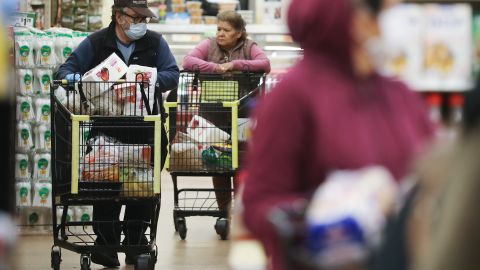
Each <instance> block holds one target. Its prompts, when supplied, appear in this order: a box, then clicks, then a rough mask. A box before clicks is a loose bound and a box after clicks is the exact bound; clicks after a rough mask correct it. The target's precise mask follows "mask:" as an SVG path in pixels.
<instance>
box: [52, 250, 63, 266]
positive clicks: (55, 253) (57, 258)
mask: <svg viewBox="0 0 480 270" xmlns="http://www.w3.org/2000/svg"><path fill="white" fill-rule="evenodd" d="M51 260H52V261H51V264H52V268H53V270H60V263H61V262H62V255H61V253H60V248H59V247H53V248H52V253H51Z"/></svg>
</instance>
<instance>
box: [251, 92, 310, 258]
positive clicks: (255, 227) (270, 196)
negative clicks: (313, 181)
mask: <svg viewBox="0 0 480 270" xmlns="http://www.w3.org/2000/svg"><path fill="white" fill-rule="evenodd" d="M285 90H288V89H286V88H285V87H284V88H283V89H282V88H277V89H276V91H273V92H272V93H271V95H269V97H268V99H265V100H264V101H263V102H262V104H260V107H259V110H258V111H257V112H256V114H255V115H256V116H257V117H258V119H257V120H258V122H257V125H256V128H255V130H254V133H253V137H252V141H251V147H250V149H249V153H248V158H247V168H246V169H247V172H248V177H247V179H246V183H245V191H244V196H243V202H244V207H245V208H244V222H245V225H246V227H247V228H248V230H249V231H250V232H251V233H252V234H253V235H254V236H255V237H257V238H258V239H259V240H261V241H262V243H263V244H264V246H265V248H266V250H267V253H268V254H269V255H273V256H274V258H273V260H274V261H278V260H279V258H277V257H276V255H278V254H279V252H280V250H279V248H280V245H279V243H278V238H277V236H276V233H275V232H274V228H273V227H272V226H271V224H270V222H269V221H268V215H269V214H270V212H271V211H272V209H274V208H277V207H280V206H286V205H290V204H292V203H293V202H296V201H298V200H300V199H304V198H305V197H304V196H305V191H304V188H302V187H305V186H307V185H306V184H305V181H306V179H305V178H306V177H304V174H305V172H304V171H303V170H302V168H303V167H304V165H305V164H306V163H307V162H308V159H309V157H308V156H307V155H308V154H307V152H308V148H309V146H308V145H304V142H306V141H308V140H307V139H308V134H309V133H308V131H307V123H306V121H307V119H308V116H306V113H305V110H304V107H305V106H302V104H305V102H301V98H300V97H298V96H297V95H296V94H295V93H294V92H293V91H285Z"/></svg>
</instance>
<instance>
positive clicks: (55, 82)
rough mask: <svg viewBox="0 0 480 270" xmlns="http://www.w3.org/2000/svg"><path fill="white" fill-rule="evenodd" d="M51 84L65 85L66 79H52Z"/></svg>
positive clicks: (66, 83)
mask: <svg viewBox="0 0 480 270" xmlns="http://www.w3.org/2000/svg"><path fill="white" fill-rule="evenodd" d="M52 84H53V85H54V86H60V85H61V86H65V85H68V80H66V79H63V80H53V81H52Z"/></svg>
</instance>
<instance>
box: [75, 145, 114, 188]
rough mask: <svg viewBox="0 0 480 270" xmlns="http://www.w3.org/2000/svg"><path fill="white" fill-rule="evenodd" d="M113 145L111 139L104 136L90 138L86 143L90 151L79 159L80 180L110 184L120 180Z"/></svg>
mask: <svg viewBox="0 0 480 270" xmlns="http://www.w3.org/2000/svg"><path fill="white" fill-rule="evenodd" d="M114 143H115V142H114V140H113V139H111V138H108V137H104V136H99V137H95V138H92V139H90V140H89V141H88V142H87V144H88V145H89V146H90V147H91V148H92V150H91V151H90V152H89V153H87V154H86V155H85V156H84V157H83V158H82V159H81V160H82V161H81V168H82V180H84V181H110V182H118V181H119V180H120V173H119V165H118V163H119V160H118V155H117V154H116V152H115V148H114Z"/></svg>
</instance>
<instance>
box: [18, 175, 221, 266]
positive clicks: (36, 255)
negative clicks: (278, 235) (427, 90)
mask: <svg viewBox="0 0 480 270" xmlns="http://www.w3.org/2000/svg"><path fill="white" fill-rule="evenodd" d="M179 183H180V186H181V187H182V186H185V187H186V186H193V187H204V188H209V187H211V180H210V178H194V177H189V178H179ZM172 210H173V185H172V180H171V177H170V175H169V174H168V173H166V172H164V173H163V174H162V207H161V211H160V218H159V224H158V230H157V232H158V236H157V245H158V262H157V264H156V268H155V269H164V270H187V269H188V270H196V269H202V270H203V269H209V270H223V269H228V267H227V257H228V252H229V247H230V242H229V241H222V240H219V237H218V236H217V234H216V233H215V230H214V228H213V226H214V224H215V218H210V217H191V218H187V227H188V232H187V238H186V240H185V241H182V240H180V237H179V236H178V234H176V233H175V229H174V227H173V222H172ZM52 243H53V240H52V237H51V236H21V237H20V238H19V244H18V251H17V258H18V262H17V266H18V267H17V269H18V270H45V269H50V248H51V246H52ZM119 259H120V263H121V266H120V269H133V266H126V265H125V255H124V254H123V253H120V254H119ZM61 269H80V255H78V254H76V253H73V252H70V251H67V250H62V264H61ZM96 269H106V268H103V267H102V266H100V265H96V264H93V263H92V270H96Z"/></svg>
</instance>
